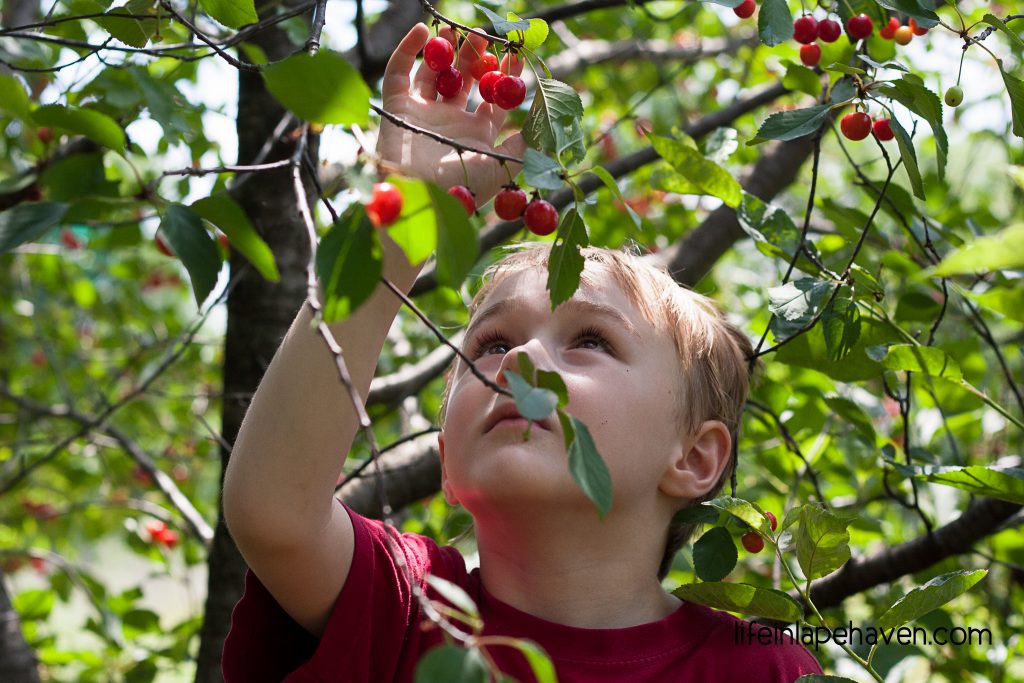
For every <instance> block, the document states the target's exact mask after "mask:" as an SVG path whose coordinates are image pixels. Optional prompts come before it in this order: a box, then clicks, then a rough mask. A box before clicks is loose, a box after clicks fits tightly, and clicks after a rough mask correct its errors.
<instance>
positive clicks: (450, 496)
mask: <svg viewBox="0 0 1024 683" xmlns="http://www.w3.org/2000/svg"><path fill="white" fill-rule="evenodd" d="M437 456H438V458H439V459H440V460H441V491H443V492H444V499H445V501H446V502H447V503H448V504H449V505H458V504H459V499H458V498H456V497H455V493H454V492H453V491H452V487H451V484H450V483H448V473H447V472H446V471H445V469H444V432H443V431H440V432H438V433H437Z"/></svg>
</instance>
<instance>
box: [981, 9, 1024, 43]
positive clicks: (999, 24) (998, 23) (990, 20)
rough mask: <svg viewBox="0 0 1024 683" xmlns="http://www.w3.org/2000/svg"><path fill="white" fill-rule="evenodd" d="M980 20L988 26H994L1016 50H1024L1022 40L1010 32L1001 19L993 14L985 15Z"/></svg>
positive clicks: (1023, 41)
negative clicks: (1007, 38)
mask: <svg viewBox="0 0 1024 683" xmlns="http://www.w3.org/2000/svg"><path fill="white" fill-rule="evenodd" d="M981 20H982V21H984V22H985V23H986V24H988V25H989V26H994V27H995V28H997V29H999V30H1000V31H1002V32H1003V33H1004V34H1005V35H1006V36H1007V37H1009V39H1010V42H1011V43H1013V44H1014V45H1016V46H1017V49H1018V50H1024V40H1021V37H1020V36H1019V35H1017V34H1016V33H1014V32H1013V31H1011V30H1010V29H1009V27H1008V26H1007V25H1006V23H1005V22H1004V21H1003V20H1002V19H1000V18H999V17H997V16H995V15H993V14H986V15H985V16H983V17H982V18H981Z"/></svg>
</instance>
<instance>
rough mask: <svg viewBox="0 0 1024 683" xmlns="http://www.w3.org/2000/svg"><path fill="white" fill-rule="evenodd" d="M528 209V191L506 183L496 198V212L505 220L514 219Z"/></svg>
mask: <svg viewBox="0 0 1024 683" xmlns="http://www.w3.org/2000/svg"><path fill="white" fill-rule="evenodd" d="M525 210H526V193H525V192H523V191H522V189H520V188H519V187H516V186H515V185H506V186H505V187H504V189H502V191H501V192H499V193H498V196H496V197H495V198H494V213H496V214H498V218H500V219H502V220H503V221H514V220H515V219H517V218H519V217H520V216H522V215H523V211H525Z"/></svg>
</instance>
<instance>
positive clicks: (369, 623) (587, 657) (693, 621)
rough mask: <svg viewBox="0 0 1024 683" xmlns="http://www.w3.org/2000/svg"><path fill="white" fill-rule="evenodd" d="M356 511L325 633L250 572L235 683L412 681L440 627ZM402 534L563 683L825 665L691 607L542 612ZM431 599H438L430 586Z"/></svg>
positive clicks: (755, 678)
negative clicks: (429, 620)
mask: <svg viewBox="0 0 1024 683" xmlns="http://www.w3.org/2000/svg"><path fill="white" fill-rule="evenodd" d="M348 512H349V515H350V516H351V518H352V526H353V527H354V529H355V549H354V555H353V558H352V568H351V570H350V572H349V576H348V580H347V581H346V583H345V586H344V588H343V589H342V591H341V593H340V594H339V595H338V599H337V602H336V603H335V605H334V609H333V611H332V613H331V616H330V618H329V620H328V622H327V626H326V629H325V630H324V633H323V636H322V637H321V638H320V639H319V641H318V640H317V639H316V638H315V637H314V636H312V635H311V634H310V633H309V632H308V631H306V630H305V629H303V628H302V627H301V626H299V625H298V624H297V623H296V622H295V621H294V620H293V619H292V618H291V617H289V616H288V614H287V613H286V612H285V611H284V610H283V609H282V608H281V607H280V605H278V604H277V602H275V600H274V598H273V597H272V596H271V595H270V593H269V592H268V591H267V589H266V588H264V586H263V584H262V583H260V581H259V579H258V578H256V576H255V575H254V574H253V573H252V572H251V571H250V572H247V573H246V576H245V593H244V594H243V596H242V599H241V600H239V601H238V604H237V605H235V609H234V611H233V613H232V615H231V631H230V632H229V633H228V637H227V640H226V641H225V643H224V656H223V660H222V668H223V673H224V680H225V681H226V683H262V682H263V681H267V682H271V681H273V682H274V683H277V682H278V681H287V683H326V682H328V681H330V682H336V683H387V682H391V681H395V682H397V683H411V681H413V679H414V672H415V668H416V663H417V661H418V660H419V658H420V657H421V656H422V655H423V653H424V652H426V651H427V650H428V649H430V648H431V647H433V646H435V645H437V644H439V643H441V642H443V637H442V635H441V633H440V631H439V629H437V628H432V629H429V630H423V629H421V628H420V622H421V615H420V609H419V606H418V604H417V602H416V600H415V599H410V597H411V596H410V592H409V584H408V582H407V581H406V580H405V576H404V574H403V573H402V571H401V568H400V567H399V566H397V565H396V564H395V563H394V561H393V560H392V558H391V555H390V554H389V552H388V548H387V541H386V538H385V536H384V533H385V532H384V526H383V524H382V523H380V522H378V521H375V520H370V519H367V518H365V517H362V516H360V515H358V514H356V513H355V512H353V511H352V510H351V509H349V510H348ZM396 540H397V541H398V543H397V545H398V547H399V548H400V549H401V550H402V552H403V554H404V557H405V561H406V563H407V564H408V566H409V567H410V568H411V569H412V572H413V575H414V576H415V577H416V580H417V581H419V582H420V584H421V585H423V586H425V582H424V581H423V580H422V576H423V575H424V573H426V572H430V573H432V574H435V575H437V576H440V577H442V578H445V579H447V580H449V581H451V582H453V583H456V584H458V585H459V586H461V587H462V588H463V589H464V590H465V591H466V592H467V593H468V594H469V595H470V596H471V597H472V598H473V599H474V600H476V602H477V605H478V606H479V609H480V614H481V617H482V618H483V621H484V634H485V635H489V634H501V635H506V636H512V637H518V638H527V639H529V640H532V641H534V642H536V643H538V644H540V645H541V647H543V648H544V650H546V651H547V653H548V655H549V656H550V657H551V660H552V662H553V663H554V665H555V669H556V672H557V674H558V681H559V683H605V682H608V683H622V682H623V681H629V682H630V683H642V682H647V681H650V682H652V683H653V682H658V683H661V682H666V681H668V682H673V683H683V682H687V681H694V682H698V681H699V682H700V683H705V682H707V681H713V682H719V681H721V682H727V681H743V682H744V683H792V681H794V680H795V679H796V678H798V677H800V676H802V675H804V674H811V673H819V674H820V673H821V667H820V665H819V664H818V662H817V660H816V659H815V658H814V657H813V656H812V655H811V653H810V652H809V651H808V650H807V649H806V648H805V647H804V646H803V645H800V644H797V643H791V644H783V645H778V644H776V645H759V644H750V637H749V636H747V637H746V639H745V640H744V644H741V645H738V644H736V643H737V635H736V634H737V633H738V632H739V629H742V630H743V633H744V634H745V633H746V629H747V622H745V621H743V620H742V619H738V618H736V617H734V616H732V615H731V614H728V613H726V612H719V611H717V610H712V609H709V608H707V607H703V606H701V605H697V604H693V603H686V602H684V603H683V604H682V605H681V606H680V607H679V609H678V610H676V611H675V612H674V613H672V614H670V615H669V616H667V617H665V618H664V619H661V620H659V621H655V622H651V623H647V624H641V625H639V626H632V627H629V628H618V629H585V628H576V627H572V626H563V625H561V624H556V623H553V622H550V621H547V620H544V619H540V618H538V617H534V616H531V615H529V614H527V613H525V612H522V611H520V610H518V609H516V608H515V607H512V606H511V605H508V604H505V603H503V602H501V601H500V600H498V599H496V598H495V597H494V596H492V595H491V594H490V593H489V592H488V591H487V589H486V588H484V586H483V584H482V583H481V581H480V576H479V570H478V569H474V570H473V571H472V572H469V571H467V570H466V564H465V561H464V560H463V558H462V556H461V555H460V554H459V552H458V551H457V550H456V549H454V548H452V547H448V546H445V547H440V546H438V545H437V544H436V543H435V542H434V541H432V540H431V539H429V538H426V537H424V536H420V535H418V534H401V535H400V536H399V537H398V538H397V539H396ZM428 595H430V597H432V598H435V599H436V598H437V597H438V596H437V595H436V594H435V593H434V592H433V590H432V589H430V590H429V591H428ZM596 599H600V598H599V597H597V598H596ZM754 628H755V633H756V629H757V628H758V627H756V626H755V627H754ZM754 640H755V641H756V637H755V638H754ZM488 654H490V656H491V657H492V658H493V659H494V661H495V662H496V663H497V665H498V666H499V667H500V668H501V670H502V671H503V672H504V673H506V674H508V675H510V676H513V677H514V678H515V679H516V680H518V681H520V682H521V683H533V682H534V680H535V679H534V677H533V675H532V672H531V670H530V668H529V665H528V664H527V662H526V659H525V658H524V657H523V656H522V655H521V654H520V653H519V652H518V651H517V650H515V649H513V648H509V647H489V648H488Z"/></svg>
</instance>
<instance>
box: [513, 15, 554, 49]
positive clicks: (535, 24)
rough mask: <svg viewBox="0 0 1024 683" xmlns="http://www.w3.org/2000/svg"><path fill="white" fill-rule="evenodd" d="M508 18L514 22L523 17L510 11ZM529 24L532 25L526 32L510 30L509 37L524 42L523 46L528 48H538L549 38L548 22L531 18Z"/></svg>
mask: <svg viewBox="0 0 1024 683" xmlns="http://www.w3.org/2000/svg"><path fill="white" fill-rule="evenodd" d="M508 20H509V21H510V22H513V23H514V22H519V21H522V20H523V19H522V17H520V16H518V15H517V14H516V13H515V12H509V13H508ZM529 24H530V27H529V28H528V29H526V31H525V32H523V31H521V30H513V31H510V32H509V34H508V39H509V40H512V41H516V42H520V43H522V44H523V47H525V48H526V49H527V50H536V49H537V48H538V47H540V46H541V45H543V44H544V41H545V40H547V39H548V22H546V21H544V20H543V19H530V20H529Z"/></svg>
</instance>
